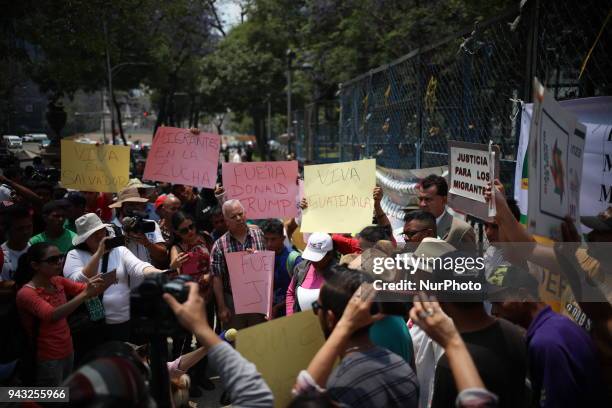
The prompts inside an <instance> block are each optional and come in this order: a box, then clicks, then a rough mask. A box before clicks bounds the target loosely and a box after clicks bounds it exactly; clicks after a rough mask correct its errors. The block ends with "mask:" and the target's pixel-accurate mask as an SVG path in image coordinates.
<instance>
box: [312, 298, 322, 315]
mask: <svg viewBox="0 0 612 408" xmlns="http://www.w3.org/2000/svg"><path fill="white" fill-rule="evenodd" d="M311 306H312V312H313V313H314V314H316V315H318V314H319V310H321V309H323V306H321V304H320V303H319V301H317V300H315V301H314V302H312V303H311Z"/></svg>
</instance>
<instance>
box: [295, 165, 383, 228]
mask: <svg viewBox="0 0 612 408" xmlns="http://www.w3.org/2000/svg"><path fill="white" fill-rule="evenodd" d="M375 185H376V160H373V159H372V160H359V161H352V162H344V163H335V164H321V165H316V166H306V167H304V197H305V198H306V200H307V201H308V208H307V209H306V211H304V213H303V217H302V226H301V230H302V232H317V231H318V232H359V231H360V230H361V229H363V228H364V227H366V226H367V225H369V224H371V223H372V212H373V209H374V200H373V198H372V192H373V190H374V186H375Z"/></svg>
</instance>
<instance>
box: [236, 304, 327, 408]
mask: <svg viewBox="0 0 612 408" xmlns="http://www.w3.org/2000/svg"><path fill="white" fill-rule="evenodd" d="M324 341H325V340H324V338H323V332H322V331H321V327H320V325H319V319H318V318H317V316H315V315H314V314H313V313H312V311H310V310H308V311H305V312H300V313H296V314H294V315H291V316H286V317H281V318H280V319H274V320H271V321H269V322H266V323H262V324H258V325H256V326H253V327H249V328H248V329H244V330H239V331H238V336H237V338H236V349H237V350H238V351H239V352H240V354H242V356H243V357H244V358H246V359H247V360H249V361H250V362H252V363H253V364H255V366H256V367H257V370H258V371H259V372H260V373H261V375H262V377H263V378H264V380H265V381H266V383H267V384H268V386H269V387H270V389H271V390H272V393H273V394H274V406H276V407H286V406H287V405H288V404H289V401H291V389H292V388H293V385H294V384H295V379H296V378H297V375H298V373H299V372H300V371H301V370H305V369H306V368H307V367H308V363H310V360H312V358H313V357H314V355H315V354H316V352H317V351H318V350H319V349H320V348H321V346H322V345H323V343H324Z"/></svg>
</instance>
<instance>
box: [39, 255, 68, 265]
mask: <svg viewBox="0 0 612 408" xmlns="http://www.w3.org/2000/svg"><path fill="white" fill-rule="evenodd" d="M64 258H65V256H64V255H54V256H50V257H48V258H45V259H41V260H40V262H45V263H48V264H58V263H62V262H64Z"/></svg>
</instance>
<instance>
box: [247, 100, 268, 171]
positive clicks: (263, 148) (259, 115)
mask: <svg viewBox="0 0 612 408" xmlns="http://www.w3.org/2000/svg"><path fill="white" fill-rule="evenodd" d="M251 117H252V118H253V128H254V129H253V130H254V131H255V140H257V151H258V152H259V157H261V160H262V161H266V160H268V140H267V137H266V132H263V131H262V129H263V126H262V124H263V121H264V112H263V110H261V109H257V108H254V109H251Z"/></svg>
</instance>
